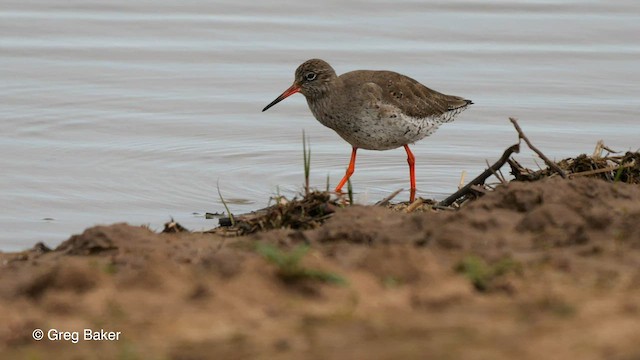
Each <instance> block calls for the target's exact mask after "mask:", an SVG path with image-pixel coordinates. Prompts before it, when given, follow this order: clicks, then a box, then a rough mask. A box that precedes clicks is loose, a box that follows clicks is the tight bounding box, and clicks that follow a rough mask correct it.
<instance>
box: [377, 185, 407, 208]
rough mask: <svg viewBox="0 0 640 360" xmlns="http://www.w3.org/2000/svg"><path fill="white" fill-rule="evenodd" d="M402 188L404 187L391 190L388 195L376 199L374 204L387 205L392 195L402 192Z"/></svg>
mask: <svg viewBox="0 0 640 360" xmlns="http://www.w3.org/2000/svg"><path fill="white" fill-rule="evenodd" d="M402 190H404V189H398V190H396V191H394V192H392V193H391V194H390V195H389V196H387V197H386V198H384V199H382V200H380V201H378V202H377V203H376V206H387V204H389V201H391V200H392V199H393V198H394V197H396V196H397V195H398V194H400V193H401V192H402Z"/></svg>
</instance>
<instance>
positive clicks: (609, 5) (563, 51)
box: [0, 0, 640, 251]
mask: <svg viewBox="0 0 640 360" xmlns="http://www.w3.org/2000/svg"><path fill="white" fill-rule="evenodd" d="M314 3H315V4H316V5H315V6H311V5H306V4H302V2H300V1H293V0H291V1H273V0H270V1H265V2H258V3H256V2H252V3H249V2H247V4H246V5H242V4H239V2H238V1H235V0H234V1H214V2H211V1H204V0H192V1H184V2H179V5H178V2H174V1H166V0H160V1H134V2H130V1H122V0H114V1H108V2H107V1H103V2H97V1H85V0H83V1H61V0H58V1H54V0H41V1H30V0H19V1H17V0H16V1H12V0H3V1H2V3H1V4H0V154H1V155H2V156H0V168H1V169H2V173H1V175H0V204H1V206H2V208H1V210H0V229H2V230H1V231H0V250H5V251H8V250H18V249H22V248H26V247H29V246H31V245H32V244H33V243H34V242H36V241H44V242H45V243H47V244H48V245H50V246H55V245H57V244H58V243H59V242H61V241H62V240H64V239H66V238H68V237H69V235H71V234H73V233H78V232H81V231H82V230H83V229H84V228H86V227H89V226H92V225H94V224H108V223H113V222H121V221H126V222H130V223H132V224H149V225H151V227H152V228H155V229H160V228H161V226H162V223H163V222H164V221H166V220H168V219H169V218H170V217H174V218H175V219H176V220H178V221H180V222H181V223H182V224H183V225H185V226H187V227H189V228H192V229H206V228H211V227H213V226H214V225H215V221H214V220H205V219H204V218H203V217H202V216H201V215H200V214H203V213H204V212H207V211H211V212H215V211H222V210H223V208H222V205H221V204H220V202H219V200H218V195H217V190H216V182H217V181H218V180H219V183H220V190H221V191H222V192H223V194H224V196H225V197H226V198H227V200H229V202H230V206H231V208H232V210H233V211H234V212H245V211H250V210H253V209H256V208H260V207H263V206H265V205H267V201H268V199H269V197H270V196H271V195H274V194H276V193H277V192H278V191H279V192H280V193H283V194H286V195H293V194H295V193H296V192H297V191H299V190H300V189H301V184H302V182H303V175H302V173H303V168H302V154H301V132H302V130H303V129H304V130H306V132H307V134H308V135H309V136H310V138H311V144H312V152H313V154H312V156H313V158H312V184H313V185H315V186H317V187H320V188H324V186H325V182H326V177H327V175H330V178H331V185H332V186H335V184H336V182H337V181H338V180H339V179H340V177H341V176H342V173H343V171H344V169H345V168H346V166H347V162H348V158H349V154H350V147H349V145H348V144H347V143H345V142H343V141H342V140H341V139H340V138H339V137H338V136H337V135H336V134H334V133H333V132H332V131H331V130H329V129H327V128H324V127H322V126H321V125H320V124H319V123H317V122H316V120H315V119H313V117H312V115H311V114H310V113H309V111H308V109H307V107H306V102H305V101H304V98H303V97H302V96H301V95H296V96H293V97H291V98H289V99H287V100H286V101H284V102H282V103H280V104H278V105H277V106H276V107H274V108H273V109H271V110H269V111H268V112H266V113H261V112H260V110H261V109H262V107H264V105H266V104H267V103H269V102H270V101H271V100H273V98H275V97H276V96H277V95H279V94H280V92H282V91H283V90H284V89H285V88H287V87H288V86H289V85H290V84H291V81H292V79H293V71H294V70H295V68H296V67H297V66H298V64H299V63H301V62H302V61H304V60H306V59H308V58H312V57H321V58H323V59H325V60H327V61H329V62H330V63H331V64H332V65H333V66H334V68H335V69H336V71H337V72H338V73H342V72H346V71H350V70H355V69H389V70H395V71H398V72H401V73H404V74H407V75H410V76H412V77H414V78H416V79H418V80H419V81H421V82H423V83H425V84H426V85H428V86H430V87H432V88H435V89H437V90H440V91H442V92H445V93H450V94H456V95H461V96H465V97H467V98H469V99H472V100H474V102H475V103H476V105H474V106H473V107H472V108H471V109H470V110H468V111H467V112H465V113H464V114H463V115H462V116H461V117H459V118H458V119H457V120H456V122H454V123H451V124H446V125H445V126H443V127H442V128H441V129H440V130H439V131H438V132H437V133H436V134H435V135H434V136H432V137H430V138H427V139H425V140H423V141H421V142H419V143H418V144H416V145H415V146H414V147H413V151H414V153H415V155H416V158H417V169H416V170H417V178H418V194H419V195H421V196H428V197H435V198H443V197H444V196H445V195H447V194H449V193H451V192H452V191H454V190H455V188H456V186H457V182H458V180H459V177H460V172H461V171H462V170H466V171H467V172H468V173H469V177H471V176H472V175H474V174H477V173H478V172H480V171H482V170H483V168H484V167H485V159H488V160H489V161H493V160H494V159H496V158H497V157H499V155H500V154H501V153H502V151H503V149H504V148H505V147H506V146H508V145H510V144H512V143H513V142H514V141H515V140H516V135H515V132H514V131H513V129H512V127H511V125H510V124H509V122H508V120H507V117H508V116H515V117H518V118H519V119H520V124H521V126H522V127H523V128H524V130H525V132H526V133H527V134H528V135H529V137H530V138H531V139H532V141H533V142H534V143H535V144H536V145H538V147H539V148H541V149H542V150H543V151H544V152H545V153H547V155H549V156H551V157H555V158H562V157H567V156H573V155H576V154H578V153H581V152H591V151H592V149H593V146H594V144H595V143H596V141H597V140H599V139H604V140H605V142H606V143H607V144H608V145H609V146H610V147H613V148H616V149H619V150H629V149H632V150H635V149H637V148H638V147H640V140H639V139H640V123H639V121H640V118H639V115H640V105H639V101H638V97H639V96H640V71H639V70H640V65H639V62H638V59H640V42H638V40H637V36H638V34H640V2H638V1H636V0H629V1H615V2H614V1H586V2H585V1H575V2H572V1H568V2H562V3H561V4H558V3H557V2H555V1H519V2H504V1H482V2H480V1H474V2H460V1H438V2H423V1H390V0H389V1H362V2H351V3H346V2H324V3H323V2H319V1H318V2H314ZM520 158H521V159H523V160H524V162H525V163H527V164H529V165H533V164H534V161H533V159H534V156H533V154H532V153H530V152H524V153H522V154H521V155H520ZM353 183H354V186H355V189H356V191H357V192H358V198H359V200H360V201H361V202H371V201H375V200H378V199H380V198H382V197H384V196H386V195H387V194H389V193H390V192H392V191H394V190H396V189H398V188H401V187H403V188H405V189H406V188H408V170H407V166H406V162H405V154H404V151H403V150H402V149H397V150H391V151H385V152H375V151H361V152H360V153H359V159H358V166H357V170H356V174H355V175H354V177H353ZM401 196H402V198H403V200H406V199H405V198H407V197H408V193H407V192H405V193H403V194H402V195H401Z"/></svg>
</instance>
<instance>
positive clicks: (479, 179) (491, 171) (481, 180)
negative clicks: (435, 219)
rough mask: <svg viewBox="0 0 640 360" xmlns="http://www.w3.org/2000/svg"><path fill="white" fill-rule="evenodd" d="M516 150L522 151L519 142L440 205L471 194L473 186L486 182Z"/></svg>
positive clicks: (446, 204)
mask: <svg viewBox="0 0 640 360" xmlns="http://www.w3.org/2000/svg"><path fill="white" fill-rule="evenodd" d="M514 152H515V153H518V152H520V144H519V143H518V144H514V145H511V146H510V147H508V148H507V149H506V150H505V151H504V153H503V154H502V156H501V157H500V159H499V160H498V161H496V163H495V164H493V165H491V166H490V167H489V168H488V169H486V170H485V171H484V172H482V174H480V175H479V176H478V177H476V178H475V179H473V180H472V181H471V182H469V183H468V184H467V185H465V186H464V187H462V189H460V190H458V191H456V192H455V193H453V194H451V195H450V196H449V197H448V198H446V199H444V200H442V201H441V202H440V203H438V206H450V205H451V204H453V203H454V202H455V201H456V200H458V199H459V198H461V197H463V196H465V195H467V194H469V193H470V192H471V191H472V188H473V186H474V185H480V184H484V182H485V181H486V180H487V178H489V176H491V175H493V174H494V173H495V172H496V171H497V170H498V169H500V168H501V167H502V165H504V163H506V162H507V160H509V157H510V156H511V154H513V153H514Z"/></svg>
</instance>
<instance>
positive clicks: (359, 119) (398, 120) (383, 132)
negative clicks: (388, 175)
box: [308, 99, 463, 150]
mask: <svg viewBox="0 0 640 360" xmlns="http://www.w3.org/2000/svg"><path fill="white" fill-rule="evenodd" d="M308 104H309V109H310V110H311V112H312V113H313V115H314V116H315V118H316V119H317V120H318V121H319V122H320V123H322V124H323V125H325V126H327V127H329V128H331V129H333V130H334V131H335V132H337V133H338V135H340V137H342V138H343V139H344V140H346V141H347V142H348V143H349V144H351V146H353V147H357V148H361V149H368V150H389V149H395V148H397V147H400V146H403V145H406V144H411V143H414V142H416V141H418V140H421V139H423V138H425V137H427V136H429V135H431V134H433V133H434V132H435V131H436V130H437V129H438V127H439V126H440V125H441V124H442V123H444V122H449V121H452V120H453V119H454V118H455V116H457V115H458V114H459V113H460V112H461V111H462V110H463V109H458V110H455V111H450V112H447V113H444V114H442V115H439V116H430V117H426V118H421V119H420V118H415V117H410V116H407V115H405V114H403V113H402V111H400V109H398V108H397V107H395V106H393V105H390V104H380V103H378V104H363V106H353V105H352V106H350V107H349V106H343V105H342V104H332V103H331V102H330V99H327V100H325V101H324V102H323V100H318V101H313V102H311V101H308ZM341 105H342V106H341ZM366 105H370V106H366Z"/></svg>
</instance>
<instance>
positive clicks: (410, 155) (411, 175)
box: [404, 145, 416, 202]
mask: <svg viewBox="0 0 640 360" xmlns="http://www.w3.org/2000/svg"><path fill="white" fill-rule="evenodd" d="M404 149H405V150H406V151H407V163H409V178H410V179H411V199H410V200H409V201H411V202H414V201H415V200H416V169H415V164H416V158H415V157H414V156H413V153H412V152H411V150H410V149H409V145H405V146H404Z"/></svg>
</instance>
